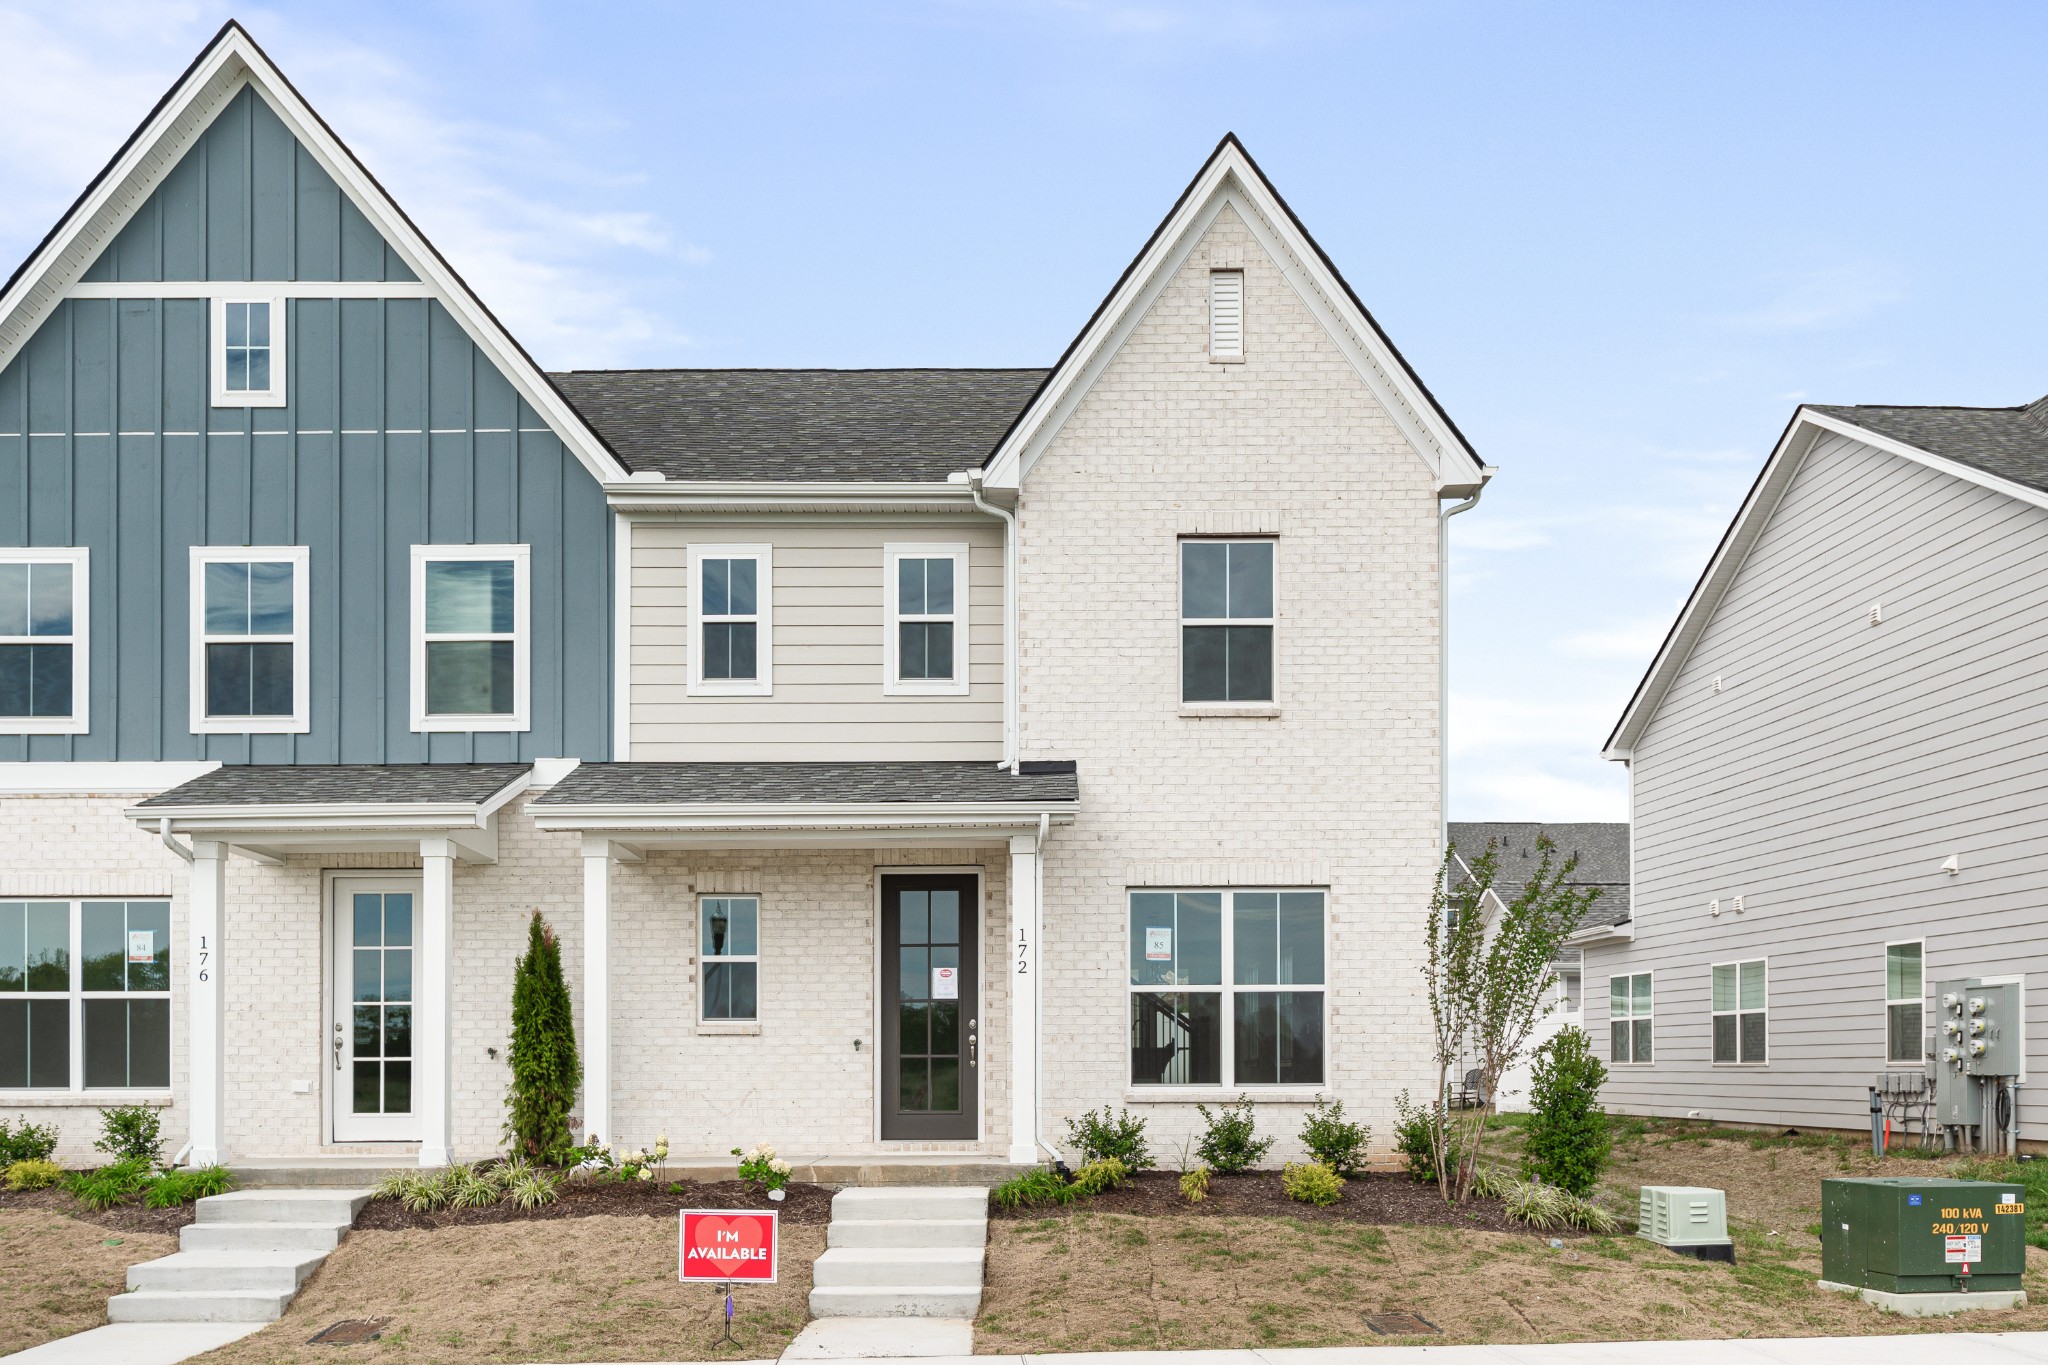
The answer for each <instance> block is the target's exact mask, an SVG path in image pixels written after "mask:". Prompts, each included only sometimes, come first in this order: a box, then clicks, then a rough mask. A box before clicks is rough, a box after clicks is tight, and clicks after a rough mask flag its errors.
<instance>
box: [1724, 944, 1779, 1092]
mask: <svg viewBox="0 0 2048 1365" xmlns="http://www.w3.org/2000/svg"><path fill="white" fill-rule="evenodd" d="M1764 962H1765V960H1764V959H1763V958H1756V959H1755V960H1753V961H1750V962H1721V963H1716V964H1715V966H1714V998H1713V1014H1714V1060H1715V1061H1716V1062H1717V1063H1721V1064H1724V1065H1729V1064H1732V1065H1742V1066H1755V1065H1760V1064H1761V1063H1763V1062H1764V1061H1765V1060H1767V1059H1766V1057H1765V1046H1766V1042H1765V1040H1766V1036H1767V1035H1768V1034H1769V1032H1770V1028H1769V1025H1768V1022H1767V1013H1766V1001H1767V1000H1768V999H1769V993H1768V990H1767V982H1766V979H1765V978H1766V970H1765V965H1764Z"/></svg>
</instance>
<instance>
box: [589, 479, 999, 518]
mask: <svg viewBox="0 0 2048 1365" xmlns="http://www.w3.org/2000/svg"><path fill="white" fill-rule="evenodd" d="M604 493H605V499H606V500H607V501H608V502H610V503H611V505H612V507H613V509H614V510H616V511H620V512H932V511H940V512H951V511H969V512H971V511H973V510H974V496H973V494H972V493H971V492H970V491H969V490H968V487H967V485H966V484H964V483H766V482H741V481H731V482H724V481H719V482H713V481H708V480H690V481H688V482H685V481H681V480H667V481H660V482H657V481H655V480H651V479H629V480H624V481H621V482H616V483H607V484H606V485H605V486H604Z"/></svg>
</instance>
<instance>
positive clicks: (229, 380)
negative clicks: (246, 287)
mask: <svg viewBox="0 0 2048 1365" xmlns="http://www.w3.org/2000/svg"><path fill="white" fill-rule="evenodd" d="M284 320H285V305H284V300H283V299H249V298H240V299H236V298H217V299H215V300H214V301H213V337H214V341H213V405H214V406H215V407H217V408H275V407H283V406H284V331H285V329H284Z"/></svg>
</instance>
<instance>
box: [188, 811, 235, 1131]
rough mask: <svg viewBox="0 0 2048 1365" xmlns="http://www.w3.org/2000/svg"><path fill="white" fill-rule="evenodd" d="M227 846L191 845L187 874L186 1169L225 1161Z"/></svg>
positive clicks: (205, 843) (203, 843) (204, 843)
mask: <svg viewBox="0 0 2048 1365" xmlns="http://www.w3.org/2000/svg"><path fill="white" fill-rule="evenodd" d="M227 867H228V846H227V845H226V844H217V843H212V842H209V841H207V840H203V839H195V840H193V842H192V874H191V881H190V882H189V883H188V884H187V887H186V895H185V934H186V941H187V945H188V946H187V948H186V951H185V966H186V971H187V972H188V973H189V976H188V979H187V983H186V984H187V989H188V991H189V993H190V994H189V999H188V1003H187V1004H186V1007H185V1008H186V1011H187V1021H186V1030H187V1031H186V1062H185V1065H186V1076H185V1102H186V1105H187V1107H188V1108H189V1109H190V1111H191V1112H190V1114H189V1115H188V1118H187V1124H186V1136H187V1137H188V1138H189V1139H190V1140H191V1143H192V1157H191V1164H192V1165H194V1166H212V1165H216V1164H218V1163H220V1162H222V1161H225V1160H226V1159H227V1154H228V1151H227V1103H226V1098H225V1092H224V1090H223V1089H222V1078H223V1076H224V1075H225V1073H226V1069H227V1068H226V1042H225V1040H226V1036H227V1030H226V1029H225V1028H223V1027H222V1022H223V1020H222V1010H221V994H220V971H221V925H222V922H223V920H224V919H225V916H224V915H223V913H222V910H223V907H224V906H225V904H226V901H227Z"/></svg>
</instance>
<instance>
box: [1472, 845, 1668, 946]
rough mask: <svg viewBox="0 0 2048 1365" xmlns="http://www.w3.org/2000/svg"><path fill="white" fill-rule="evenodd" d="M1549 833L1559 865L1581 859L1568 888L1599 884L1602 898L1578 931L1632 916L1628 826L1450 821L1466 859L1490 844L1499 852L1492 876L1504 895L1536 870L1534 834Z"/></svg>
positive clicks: (1509, 893)
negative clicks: (1572, 859) (1630, 913)
mask: <svg viewBox="0 0 2048 1365" xmlns="http://www.w3.org/2000/svg"><path fill="white" fill-rule="evenodd" d="M1539 832H1541V833H1545V834H1548V835H1549V836H1550V838H1551V841H1552V842H1553V843H1555V844H1556V845H1557V854H1556V856H1557V858H1558V860H1559V861H1560V862H1562V861H1563V860H1564V859H1566V858H1569V857H1572V856H1573V855H1574V854H1576V855H1577V856H1578V859H1579V865H1578V866H1577V867H1575V868H1573V869H1572V875H1571V881H1570V885H1572V886H1597V887H1599V888H1600V896H1599V899H1597V900H1595V901H1594V902H1593V904H1592V905H1591V906H1590V907H1588V909H1587V911H1586V918H1585V921H1584V923H1582V924H1581V925H1580V926H1579V927H1580V928H1593V927H1595V926H1597V925H1603V924H1620V923H1622V922H1623V921H1625V920H1627V919H1628V917H1629V870H1628V869H1629V863H1628V838H1629V830H1628V824H1627V822H1625V821H1624V822H1622V823H1619V824H1616V823H1607V822H1600V823H1584V824H1551V823H1545V822H1539V821H1504V822H1487V821H1452V822H1451V842H1452V843H1453V844H1455V845H1456V846H1457V849H1458V853H1459V855H1460V856H1461V857H1464V858H1468V859H1469V858H1476V857H1478V856H1479V855H1480V854H1482V853H1484V852H1486V847H1487V843H1488V841H1492V843H1493V844H1494V845H1495V847H1497V848H1498V849H1499V851H1500V865H1499V868H1498V870H1497V871H1496V873H1495V876H1494V883H1495V886H1496V887H1497V888H1498V889H1499V890H1500V891H1501V893H1502V895H1503V896H1506V897H1508V898H1510V899H1511V898H1512V897H1513V895H1514V892H1515V891H1518V890H1520V889H1521V888H1522V887H1523V886H1524V885H1526V884H1527V883H1528V880H1529V878H1530V876H1531V875H1532V874H1533V873H1534V872H1535V871H1536V856H1537V855H1536V835H1537V834H1538V833H1539Z"/></svg>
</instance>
